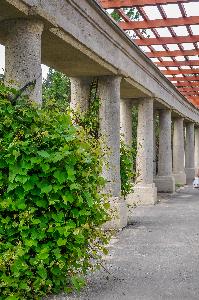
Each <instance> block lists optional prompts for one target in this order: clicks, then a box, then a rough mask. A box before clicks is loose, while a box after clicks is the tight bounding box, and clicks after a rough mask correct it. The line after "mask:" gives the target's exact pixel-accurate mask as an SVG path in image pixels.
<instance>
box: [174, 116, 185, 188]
mask: <svg viewBox="0 0 199 300" xmlns="http://www.w3.org/2000/svg"><path fill="white" fill-rule="evenodd" d="M183 121H184V120H183V118H176V119H174V121H173V124H174V125H173V176H174V178H175V183H176V184H180V185H183V184H186V174H185V167H184V166H185V165H184V156H185V152H184V125H183Z"/></svg>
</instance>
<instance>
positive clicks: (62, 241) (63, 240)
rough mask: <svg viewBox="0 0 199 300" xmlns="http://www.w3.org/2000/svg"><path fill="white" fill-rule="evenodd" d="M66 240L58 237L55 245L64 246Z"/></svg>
mask: <svg viewBox="0 0 199 300" xmlns="http://www.w3.org/2000/svg"><path fill="white" fill-rule="evenodd" d="M66 242H67V240H66V239H62V238H59V239H58V240H57V245H58V246H64V245H66Z"/></svg>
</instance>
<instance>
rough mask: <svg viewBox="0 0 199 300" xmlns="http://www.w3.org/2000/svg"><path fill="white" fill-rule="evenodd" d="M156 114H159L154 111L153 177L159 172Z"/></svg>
mask: <svg viewBox="0 0 199 300" xmlns="http://www.w3.org/2000/svg"><path fill="white" fill-rule="evenodd" d="M156 116H157V112H156V111H154V115H153V177H155V176H156V173H157V158H156V154H157V149H156Z"/></svg>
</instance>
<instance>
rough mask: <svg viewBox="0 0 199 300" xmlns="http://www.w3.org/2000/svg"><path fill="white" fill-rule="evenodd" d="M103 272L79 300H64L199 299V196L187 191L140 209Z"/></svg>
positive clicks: (115, 244) (61, 299)
mask: <svg viewBox="0 0 199 300" xmlns="http://www.w3.org/2000/svg"><path fill="white" fill-rule="evenodd" d="M105 265H106V267H107V269H108V270H109V272H110V273H111V274H107V273H106V272H104V271H100V272H99V273H96V274H94V275H93V276H92V277H91V278H90V279H89V283H88V287H87V288H86V289H85V290H84V291H83V292H82V293H81V294H80V295H79V296H78V295H75V296H74V295H73V296H70V297H59V298H56V299H59V300H65V299H67V300H73V299H84V300H112V299H115V300H116V299H117V300H134V299H135V300H159V299H165V300H167V299H172V300H178V299H179V300H181V299H186V300H192V299H197V300H198V299H199V190H193V189H192V188H191V187H186V188H185V189H183V190H181V191H180V192H179V193H177V194H176V195H175V196H173V197H172V198H168V199H165V200H162V201H161V202H160V203H159V204H157V205H156V206H148V207H138V208H136V209H135V213H134V217H133V219H132V224H131V225H129V226H128V227H127V228H126V229H124V230H123V231H122V232H120V233H119V234H118V236H117V238H116V239H114V241H113V243H112V245H111V252H110V256H109V257H108V258H107V259H106V261H105Z"/></svg>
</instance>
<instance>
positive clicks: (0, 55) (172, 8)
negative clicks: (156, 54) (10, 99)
mask: <svg viewBox="0 0 199 300" xmlns="http://www.w3.org/2000/svg"><path fill="white" fill-rule="evenodd" d="M183 6H184V8H185V10H186V13H187V17H190V16H199V1H198V2H190V3H184V4H183ZM162 7H163V8H164V10H165V12H166V14H167V16H168V17H169V18H178V17H180V16H181V14H180V11H179V8H178V5H177V4H167V5H162ZM144 10H145V12H146V13H147V15H148V16H149V18H150V19H151V20H153V19H161V15H160V13H159V11H158V9H157V8H156V7H154V6H147V7H144ZM140 20H141V19H140ZM190 27H191V29H192V32H193V34H196V35H198V32H199V25H192V26H190ZM173 29H174V31H175V32H176V34H177V35H180V36H183V35H184V36H186V35H188V32H187V29H186V27H185V26H178V27H173ZM157 31H158V33H159V34H160V36H161V37H169V36H171V34H170V32H169V31H168V29H167V28H158V29H157ZM148 34H150V37H153V33H152V32H151V31H150V30H148ZM197 44H198V46H199V43H197ZM167 46H168V48H169V49H170V50H178V49H179V48H178V46H177V45H175V44H174V45H172V44H171V45H167ZM153 47H154V49H155V50H156V51H159V50H164V49H163V47H162V46H161V45H154V46H153ZM183 47H184V50H191V49H194V47H193V44H192V43H186V44H183ZM141 49H142V50H143V51H144V52H145V51H149V49H148V47H145V46H144V47H141ZM189 59H194V60H196V59H197V60H198V59H199V58H198V56H194V57H189ZM152 60H153V61H154V62H155V61H157V59H152ZM163 60H171V59H170V58H165V57H164V58H163ZM176 60H179V61H180V60H184V57H176ZM4 68H5V48H4V47H3V46H2V45H0V73H2V69H4ZM184 68H185V69H189V68H190V67H187V66H185V67H184ZM163 69H164V68H163ZM173 69H175V67H173ZM47 73H48V67H47V66H45V65H42V74H43V78H46V76H47ZM168 76H169V75H168Z"/></svg>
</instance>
